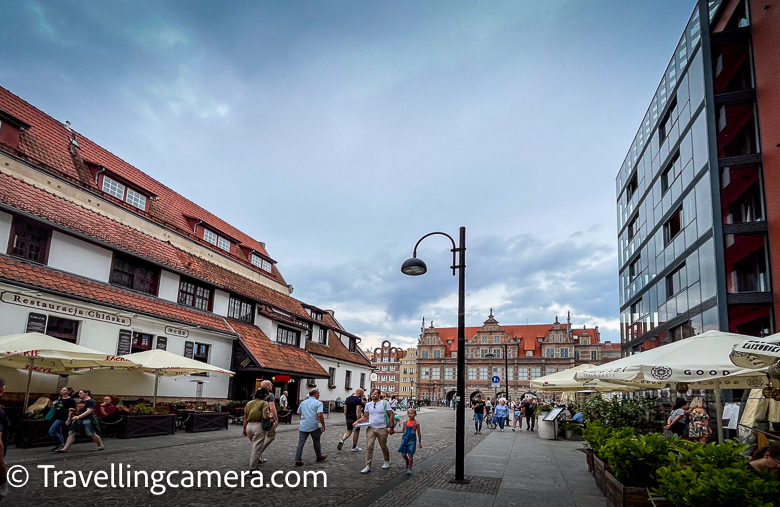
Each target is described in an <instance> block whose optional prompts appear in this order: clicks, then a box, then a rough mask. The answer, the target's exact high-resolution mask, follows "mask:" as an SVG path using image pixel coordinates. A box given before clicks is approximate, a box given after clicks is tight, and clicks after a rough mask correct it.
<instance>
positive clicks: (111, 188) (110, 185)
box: [103, 176, 125, 201]
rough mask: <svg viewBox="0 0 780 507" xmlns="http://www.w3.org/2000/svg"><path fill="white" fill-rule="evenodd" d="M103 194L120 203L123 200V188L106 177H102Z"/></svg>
mask: <svg viewBox="0 0 780 507" xmlns="http://www.w3.org/2000/svg"><path fill="white" fill-rule="evenodd" d="M103 192H105V193H107V194H108V195H113V196H114V197H116V198H117V199H120V200H122V201H124V200H125V186H124V185H122V184H121V183H119V182H118V181H116V180H115V179H113V178H109V177H108V176H103Z"/></svg>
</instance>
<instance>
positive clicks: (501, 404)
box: [494, 398, 509, 431]
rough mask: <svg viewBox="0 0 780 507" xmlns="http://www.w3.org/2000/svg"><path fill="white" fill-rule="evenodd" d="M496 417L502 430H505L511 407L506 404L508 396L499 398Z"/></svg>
mask: <svg viewBox="0 0 780 507" xmlns="http://www.w3.org/2000/svg"><path fill="white" fill-rule="evenodd" d="M494 417H495V418H496V422H497V423H498V425H499V426H500V427H501V431H504V423H505V422H506V420H507V418H508V417H509V407H507V406H506V398H501V399H500V400H498V405H497V406H496V415H495V416H494Z"/></svg>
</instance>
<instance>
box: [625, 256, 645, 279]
mask: <svg viewBox="0 0 780 507" xmlns="http://www.w3.org/2000/svg"><path fill="white" fill-rule="evenodd" d="M641 260H642V257H641V256H638V257H637V258H636V259H635V260H634V262H632V263H631V264H630V265H629V266H628V278H629V280H633V279H634V278H636V277H637V275H638V274H639V272H640V271H641V269H642V268H641V264H640V261H641Z"/></svg>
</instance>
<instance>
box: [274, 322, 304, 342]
mask: <svg viewBox="0 0 780 507" xmlns="http://www.w3.org/2000/svg"><path fill="white" fill-rule="evenodd" d="M276 341H277V342H279V343H284V344H287V345H295V346H296V347H300V346H301V332H300V331H295V330H293V329H288V328H286V327H282V326H279V327H277V328H276Z"/></svg>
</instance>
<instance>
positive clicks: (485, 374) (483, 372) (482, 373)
mask: <svg viewBox="0 0 780 507" xmlns="http://www.w3.org/2000/svg"><path fill="white" fill-rule="evenodd" d="M487 379H488V369H487V368H480V369H479V380H487Z"/></svg>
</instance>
